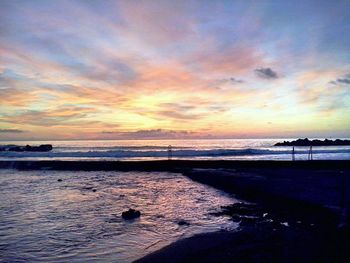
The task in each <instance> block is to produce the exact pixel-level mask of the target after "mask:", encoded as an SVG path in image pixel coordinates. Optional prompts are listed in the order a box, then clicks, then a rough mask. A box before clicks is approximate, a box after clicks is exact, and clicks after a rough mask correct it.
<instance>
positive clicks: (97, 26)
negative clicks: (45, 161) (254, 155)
mask: <svg viewBox="0 0 350 263" xmlns="http://www.w3.org/2000/svg"><path fill="white" fill-rule="evenodd" d="M306 136H309V137H350V1H349V0H344V1H342V0H337V1H330V0H327V1H321V0H316V1H305V0H304V1H246V0H245V1H165V0H164V1H153V0H152V1H151V0H150V1H93V0H86V1H40V0H38V1H34V0H33V1H13V0H7V1H6V0H1V1H0V140H11V139H48V140H49V139H140V138H147V139H158V138H262V137H306Z"/></svg>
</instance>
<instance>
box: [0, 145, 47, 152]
mask: <svg viewBox="0 0 350 263" xmlns="http://www.w3.org/2000/svg"><path fill="white" fill-rule="evenodd" d="M0 149H1V151H9V152H49V151H51V150H52V145H51V144H42V145H39V146H30V145H26V146H18V145H7V146H0Z"/></svg>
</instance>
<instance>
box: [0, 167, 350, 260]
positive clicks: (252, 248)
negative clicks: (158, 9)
mask: <svg viewBox="0 0 350 263" xmlns="http://www.w3.org/2000/svg"><path fill="white" fill-rule="evenodd" d="M1 168H2V169H9V168H14V169H20V170H21V169H23V170H35V169H45V170H76V171H77V170H83V171H99V170H103V171H149V172H150V171H167V172H176V173H181V174H183V175H184V176H187V177H189V178H190V179H192V180H194V181H197V182H200V183H203V184H207V185H209V186H212V187H214V188H216V189H219V190H222V191H225V192H228V193H231V194H234V195H235V196H236V197H237V198H238V199H240V200H245V201H248V202H252V203H255V204H256V207H255V208H254V209H253V210H252V213H253V215H254V216H253V217H250V216H248V217H247V216H245V215H244V213H245V211H244V208H243V209H241V210H240V209H237V208H235V209H232V208H230V209H226V210H225V211H223V213H222V215H223V216H230V217H231V219H232V220H236V222H237V221H239V222H240V227H239V229H238V231H237V230H234V231H232V232H229V231H220V232H214V233H207V234H200V235H195V236H193V237H190V238H186V239H182V240H179V241H177V242H174V243H172V244H170V245H168V246H166V247H164V248H162V249H160V250H158V251H156V252H153V253H151V254H149V255H146V256H145V257H143V258H140V259H138V260H136V261H135V262H138V263H147V262H168V263H170V262H174V263H175V262H201V263H203V262H252V263H255V262H256V263H258V262H259V263H261V262H266V263H267V262H347V260H348V259H349V258H350V249H349V248H350V231H349V222H350V220H349V219H350V216H349V211H350V160H345V161H334V160H332V161H193V160H170V161H169V160H164V161H117V162H111V161H95V162H87V161H0V169H1Z"/></svg>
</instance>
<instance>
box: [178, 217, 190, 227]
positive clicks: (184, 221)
mask: <svg viewBox="0 0 350 263" xmlns="http://www.w3.org/2000/svg"><path fill="white" fill-rule="evenodd" d="M177 224H178V225H179V226H189V225H190V223H188V222H187V221H186V220H183V219H181V220H179V222H177Z"/></svg>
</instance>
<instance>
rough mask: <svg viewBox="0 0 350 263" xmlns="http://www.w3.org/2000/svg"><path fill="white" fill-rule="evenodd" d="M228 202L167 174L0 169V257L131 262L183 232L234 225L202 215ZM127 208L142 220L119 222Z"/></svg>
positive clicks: (225, 197) (222, 196) (211, 191)
mask: <svg viewBox="0 0 350 263" xmlns="http://www.w3.org/2000/svg"><path fill="white" fill-rule="evenodd" d="M58 179H62V182H58V181H57V180H58ZM93 189H96V192H93ZM234 202H236V200H235V199H234V198H232V197H231V196H229V195H227V194H225V193H222V192H220V191H217V190H215V189H213V188H210V187H208V186H205V185H201V184H198V183H196V182H193V181H191V180H190V179H188V178H186V177H184V176H182V175H179V174H172V173H145V172H142V173H139V172H128V173H120V172H61V171H17V170H0V258H1V259H2V260H0V261H4V262H96V261H98V262H101V261H103V262H130V261H132V260H134V259H137V258H139V257H141V256H144V255H146V254H148V253H150V252H152V251H155V250H157V249H159V248H160V247H162V246H165V245H167V244H169V243H171V242H173V241H175V240H178V239H180V238H183V237H187V236H191V235H193V234H196V233H202V232H208V231H216V230H219V229H233V228H235V227H236V225H235V224H234V223H233V222H231V221H229V219H227V218H225V217H214V216H211V215H210V214H209V213H210V212H213V211H217V209H219V207H220V206H221V205H227V204H231V203H234ZM129 207H131V208H136V209H139V210H140V211H141V213H142V216H141V218H140V219H136V220H134V221H131V222H127V221H124V220H122V218H121V216H120V215H121V212H122V211H124V210H127V209H128V208H129ZM179 220H186V221H187V222H188V223H189V225H188V226H186V225H184V226H179V225H178V221H179Z"/></svg>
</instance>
